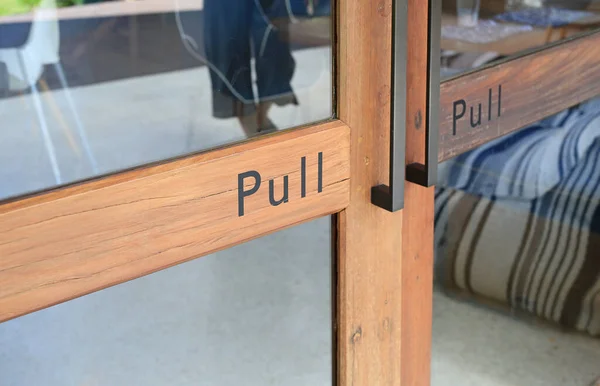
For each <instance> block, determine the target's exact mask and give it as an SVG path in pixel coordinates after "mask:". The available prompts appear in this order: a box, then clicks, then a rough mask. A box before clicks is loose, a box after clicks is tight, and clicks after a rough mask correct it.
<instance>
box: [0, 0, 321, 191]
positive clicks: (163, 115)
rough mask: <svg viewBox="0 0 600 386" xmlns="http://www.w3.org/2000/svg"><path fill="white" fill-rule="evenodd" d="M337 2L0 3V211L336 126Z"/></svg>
mask: <svg viewBox="0 0 600 386" xmlns="http://www.w3.org/2000/svg"><path fill="white" fill-rule="evenodd" d="M330 9H331V4H330V0H319V1H316V0H314V1H313V0H311V1H306V2H305V1H304V0H294V1H290V0H255V1H254V0H139V1H125V0H116V1H102V0H2V1H1V2H0V122H2V131H0V165H2V166H1V167H0V181H2V183H1V184H0V199H4V198H7V197H12V196H16V195H21V194H24V193H28V192H32V191H37V190H41V189H46V188H50V187H54V186H57V185H61V184H65V183H70V182H73V181H78V180H82V179H87V178H90V177H94V176H98V175H102V174H106V173H111V172H115V171H118V170H122V169H126V168H131V167H134V166H137V165H140V164H144V163H149V162H154V161H160V160H164V159H168V158H171V157H176V156H180V155H183V154H188V153H191V152H196V151H201V150H206V149H209V148H214V147H215V146H220V145H223V144H227V143H232V142H236V141H240V140H243V139H245V138H248V137H253V136H256V135H259V134H265V133H270V132H273V131H276V130H280V129H286V128H290V127H293V126H298V125H301V124H306V123H311V122H315V121H319V120H323V119H327V118H329V117H331V116H332V76H331V73H332V70H331V68H332V65H331V32H330V31H331V28H330V15H331V11H330Z"/></svg>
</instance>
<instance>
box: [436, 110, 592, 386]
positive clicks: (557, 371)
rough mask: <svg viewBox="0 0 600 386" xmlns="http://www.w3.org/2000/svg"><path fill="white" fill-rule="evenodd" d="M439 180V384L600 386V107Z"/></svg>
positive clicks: (484, 154) (498, 148) (519, 135)
mask: <svg viewBox="0 0 600 386" xmlns="http://www.w3.org/2000/svg"><path fill="white" fill-rule="evenodd" d="M439 176H440V179H439V185H438V187H437V191H436V217H435V218H436V233H435V236H436V264H435V265H436V286H437V291H436V295H435V299H434V309H435V312H434V343H433V357H434V362H433V378H434V382H433V384H434V385H440V386H441V385H449V384H461V385H592V384H594V385H595V383H592V382H593V381H594V380H597V379H599V378H600V367H599V366H598V363H600V259H599V257H600V98H595V99H592V100H589V101H587V102H585V103H582V104H579V105H577V106H573V107H571V108H569V109H567V110H565V111H562V112H560V113H559V114H556V115H554V116H551V117H548V118H545V119H543V120H542V121H539V122H536V123H534V124H531V125H529V126H527V127H524V128H522V129H521V130H519V131H516V132H513V133H511V134H509V135H507V136H504V137H502V138H499V139H496V140H494V141H492V142H490V143H487V144H485V145H482V146H480V147H479V148H477V149H475V150H472V151H470V152H467V153H464V154H461V155H460V156H458V157H456V158H454V159H451V160H449V161H446V162H444V163H442V164H441V165H440V167H439ZM454 380H456V382H454ZM599 380H600V379H599Z"/></svg>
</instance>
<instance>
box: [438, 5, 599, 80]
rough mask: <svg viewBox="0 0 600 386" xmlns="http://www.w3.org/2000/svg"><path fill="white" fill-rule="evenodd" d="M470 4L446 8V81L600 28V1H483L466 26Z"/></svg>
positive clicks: (444, 58)
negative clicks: (497, 61) (468, 5)
mask: <svg viewBox="0 0 600 386" xmlns="http://www.w3.org/2000/svg"><path fill="white" fill-rule="evenodd" d="M466 3H474V1H473V0H443V3H442V10H443V14H442V40H441V48H442V76H443V77H449V76H453V75H456V74H459V73H462V72H465V71H469V70H471V69H474V68H477V67H480V66H482V65H484V64H487V63H491V62H493V61H496V60H499V59H502V58H506V57H512V56H516V55H518V54H520V53H523V52H524V51H527V50H530V49H533V48H537V47H541V46H544V45H547V44H550V43H554V42H558V41H561V40H564V39H566V38H568V37H572V36H576V35H578V34H581V33H584V32H588V31H592V30H595V29H597V28H599V27H600V2H597V1H592V0H481V2H480V6H479V8H478V12H479V13H478V15H471V16H469V20H472V21H474V22H473V23H466V24H465V23H464V22H462V23H461V15H459V11H460V12H463V19H464V17H466V16H464V12H465V11H464V5H463V4H466ZM471 9H472V10H473V11H475V10H476V8H471Z"/></svg>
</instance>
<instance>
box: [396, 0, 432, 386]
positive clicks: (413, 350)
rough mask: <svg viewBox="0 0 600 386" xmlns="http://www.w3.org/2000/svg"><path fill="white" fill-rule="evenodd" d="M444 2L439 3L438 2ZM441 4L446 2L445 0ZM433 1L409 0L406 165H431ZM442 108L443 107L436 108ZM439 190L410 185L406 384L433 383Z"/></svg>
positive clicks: (404, 323) (407, 193) (406, 248)
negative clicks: (436, 201)
mask: <svg viewBox="0 0 600 386" xmlns="http://www.w3.org/2000/svg"><path fill="white" fill-rule="evenodd" d="M436 1H438V0H436ZM439 1H441V0H439ZM428 3H429V2H428V1H422V0H408V47H407V48H408V59H407V63H406V69H407V88H406V89H407V95H406V100H407V104H406V163H407V164H411V163H414V162H418V163H421V164H425V149H426V146H427V145H426V142H425V141H426V135H425V134H426V133H425V131H426V130H425V129H426V127H427V124H428V122H427V120H428V114H427V91H428V90H427V87H428V83H427V76H428V72H429V62H428V58H429V50H428V46H427V44H426V42H427V41H428V33H429V25H428V20H429V4H428ZM432 107H433V108H436V107H437V105H435V104H434V105H433V106H432ZM434 191H435V188H433V187H431V188H425V187H422V186H419V185H416V184H413V183H410V182H406V185H405V191H404V203H405V206H404V213H403V215H404V218H403V232H402V237H403V239H404V243H403V244H402V247H403V248H402V310H403V312H402V385H403V386H406V385H410V386H417V385H423V386H425V385H427V386H428V385H429V383H430V362H431V328H432V309H433V305H432V302H433V224H434Z"/></svg>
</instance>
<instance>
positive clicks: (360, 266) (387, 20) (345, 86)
mask: <svg viewBox="0 0 600 386" xmlns="http://www.w3.org/2000/svg"><path fill="white" fill-rule="evenodd" d="M338 7H339V8H338V10H339V12H338V55H337V63H338V65H339V67H338V70H339V73H338V74H339V79H338V82H339V83H338V87H337V92H338V104H337V106H338V114H339V118H340V119H341V120H342V121H344V122H345V123H347V124H348V125H349V126H350V128H351V147H350V149H351V151H350V152H351V161H350V170H351V176H352V178H351V180H350V205H349V206H348V208H347V209H346V210H345V211H343V212H342V213H341V214H340V215H339V221H338V227H339V229H338V237H339V239H338V264H337V266H338V289H337V291H338V296H337V346H338V347H337V352H338V362H337V380H338V384H339V385H342V386H349V385H353V386H363V385H364V386H374V385H400V384H401V363H402V361H403V358H402V357H401V351H402V318H403V316H402V313H403V309H402V246H403V245H402V244H403V231H402V230H403V222H402V220H403V214H402V212H397V213H389V212H386V211H385V210H383V209H380V208H378V207H376V206H375V205H372V204H371V187H373V186H376V185H378V184H380V183H388V175H387V174H388V167H389V165H388V164H389V139H390V92H391V87H390V85H391V57H392V51H391V34H392V30H391V27H392V19H393V13H392V0H381V1H369V0H360V1H356V0H340V1H339V2H338Z"/></svg>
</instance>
